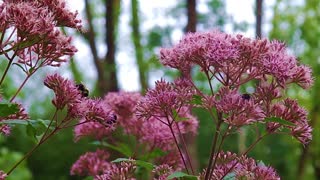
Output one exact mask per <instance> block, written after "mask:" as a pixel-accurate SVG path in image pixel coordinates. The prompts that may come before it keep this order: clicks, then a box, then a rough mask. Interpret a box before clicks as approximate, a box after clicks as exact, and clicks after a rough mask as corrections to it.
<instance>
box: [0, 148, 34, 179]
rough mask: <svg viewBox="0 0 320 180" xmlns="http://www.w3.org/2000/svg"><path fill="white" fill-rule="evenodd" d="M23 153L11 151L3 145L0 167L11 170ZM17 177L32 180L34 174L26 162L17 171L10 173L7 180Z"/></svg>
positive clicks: (0, 152)
mask: <svg viewBox="0 0 320 180" xmlns="http://www.w3.org/2000/svg"><path fill="white" fill-rule="evenodd" d="M22 157H23V154H21V153H19V152H13V151H9V149H8V148H5V147H2V148H0V169H1V170H4V171H5V172H7V171H9V169H10V168H11V167H12V166H13V165H14V164H15V163H16V162H17V161H19V160H20V159H21V158H22ZM16 179H24V180H31V179H32V174H31V172H30V170H29V169H28V167H27V164H26V163H25V162H24V163H22V164H20V166H18V167H17V169H16V170H15V171H13V172H12V174H10V176H9V177H7V178H6V180H16Z"/></svg>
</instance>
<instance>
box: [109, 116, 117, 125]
mask: <svg viewBox="0 0 320 180" xmlns="http://www.w3.org/2000/svg"><path fill="white" fill-rule="evenodd" d="M116 122H117V115H115V114H112V115H111V117H110V120H109V121H108V122H107V124H109V125H112V124H114V123H116Z"/></svg>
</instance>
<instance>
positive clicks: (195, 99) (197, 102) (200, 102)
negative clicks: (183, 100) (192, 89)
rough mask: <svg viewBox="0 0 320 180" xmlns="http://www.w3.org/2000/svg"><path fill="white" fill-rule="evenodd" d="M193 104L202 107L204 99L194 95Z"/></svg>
mask: <svg viewBox="0 0 320 180" xmlns="http://www.w3.org/2000/svg"><path fill="white" fill-rule="evenodd" d="M191 104H197V105H201V104H202V97H201V96H199V95H193V96H192V100H191Z"/></svg>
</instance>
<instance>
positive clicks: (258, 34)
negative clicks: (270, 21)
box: [256, 0, 263, 38]
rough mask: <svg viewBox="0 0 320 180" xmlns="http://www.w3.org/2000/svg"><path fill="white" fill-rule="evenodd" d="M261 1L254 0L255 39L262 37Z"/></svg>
mask: <svg viewBox="0 0 320 180" xmlns="http://www.w3.org/2000/svg"><path fill="white" fill-rule="evenodd" d="M262 1H263V0H256V37H257V38H261V37H262V14H263V13H262V12H263V11H262V5H263V2H262Z"/></svg>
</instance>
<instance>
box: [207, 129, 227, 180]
mask: <svg viewBox="0 0 320 180" xmlns="http://www.w3.org/2000/svg"><path fill="white" fill-rule="evenodd" d="M229 127H230V126H228V128H227V130H226V131H225V133H224V134H223V136H222V139H221V141H220V143H219V146H218V149H217V151H216V156H215V157H214V161H213V165H212V170H211V172H210V175H209V179H211V177H212V173H213V170H214V168H215V165H216V162H217V157H218V155H219V152H220V150H221V147H222V144H223V142H224V140H225V138H226V137H227V135H228V132H229Z"/></svg>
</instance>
